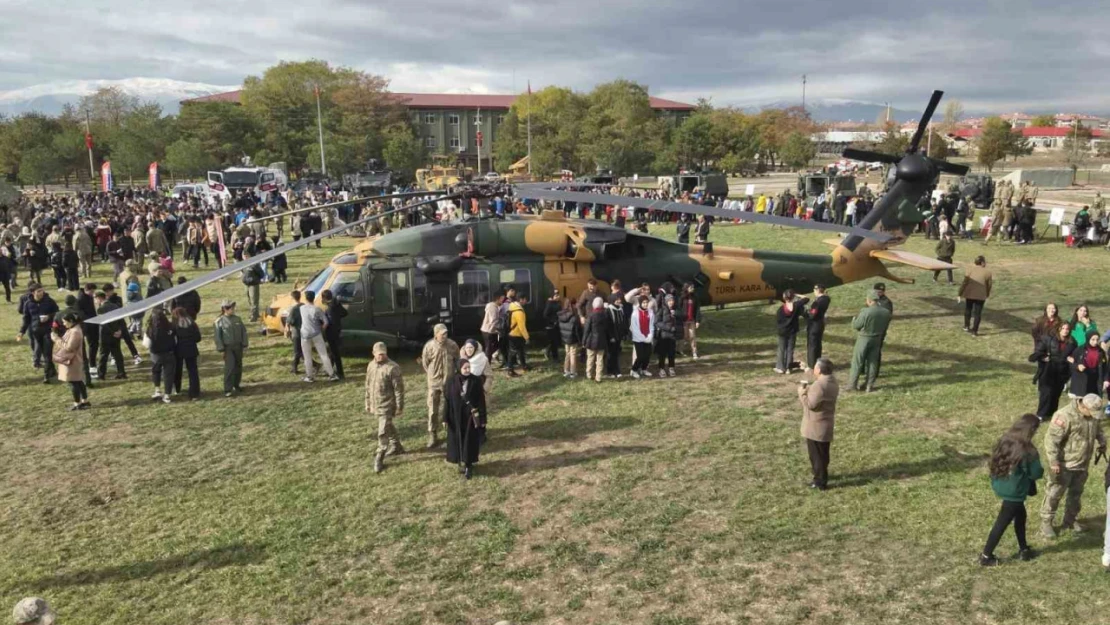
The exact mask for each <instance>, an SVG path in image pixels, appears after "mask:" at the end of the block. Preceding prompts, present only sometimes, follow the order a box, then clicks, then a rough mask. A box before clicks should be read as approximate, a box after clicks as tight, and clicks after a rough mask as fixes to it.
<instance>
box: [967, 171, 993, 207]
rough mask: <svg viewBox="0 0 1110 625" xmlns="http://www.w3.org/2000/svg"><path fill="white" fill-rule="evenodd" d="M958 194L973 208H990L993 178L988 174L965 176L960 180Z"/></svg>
mask: <svg viewBox="0 0 1110 625" xmlns="http://www.w3.org/2000/svg"><path fill="white" fill-rule="evenodd" d="M959 193H960V195H962V196H964V197H965V198H968V199H969V200H971V203H972V204H973V205H974V206H975V208H980V209H983V208H990V205H991V203H992V202H994V178H992V177H991V175H990V174H967V175H966V176H964V177H963V178H960V183H959Z"/></svg>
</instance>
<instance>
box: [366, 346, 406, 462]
mask: <svg viewBox="0 0 1110 625" xmlns="http://www.w3.org/2000/svg"><path fill="white" fill-rule="evenodd" d="M404 411H405V378H404V377H403V376H402V375H401V367H400V366H399V365H398V364H397V363H395V362H393V361H392V360H390V359H389V355H388V350H387V349H386V346H385V343H380V342H379V343H375V344H374V359H373V360H371V361H370V364H369V365H367V366H366V412H368V413H370V414H371V415H374V416H376V417H377V418H378V450H377V452H376V453H375V455H374V473H381V472H382V471H383V470H384V469H385V457H386V456H396V455H400V454H403V453H405V448H404V447H402V446H401V439H400V438H399V437H398V436H397V428H395V427H393V418H394V417H396V416H398V415H400V414H401V413H403V412H404Z"/></svg>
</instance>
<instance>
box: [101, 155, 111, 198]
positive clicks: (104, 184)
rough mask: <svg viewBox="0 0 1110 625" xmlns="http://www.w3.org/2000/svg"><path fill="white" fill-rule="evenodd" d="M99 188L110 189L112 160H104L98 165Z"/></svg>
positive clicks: (102, 189)
mask: <svg viewBox="0 0 1110 625" xmlns="http://www.w3.org/2000/svg"><path fill="white" fill-rule="evenodd" d="M100 190H101V191H111V190H112V161H104V163H103V164H102V165H101V166H100Z"/></svg>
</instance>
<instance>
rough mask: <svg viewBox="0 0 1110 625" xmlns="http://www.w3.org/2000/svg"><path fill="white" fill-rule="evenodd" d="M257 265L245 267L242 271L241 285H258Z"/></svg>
mask: <svg viewBox="0 0 1110 625" xmlns="http://www.w3.org/2000/svg"><path fill="white" fill-rule="evenodd" d="M256 267H257V265H254V266H251V267H247V268H246V269H244V270H243V284H245V285H247V286H254V285H256V284H258V283H259V279H258V270H257V269H256Z"/></svg>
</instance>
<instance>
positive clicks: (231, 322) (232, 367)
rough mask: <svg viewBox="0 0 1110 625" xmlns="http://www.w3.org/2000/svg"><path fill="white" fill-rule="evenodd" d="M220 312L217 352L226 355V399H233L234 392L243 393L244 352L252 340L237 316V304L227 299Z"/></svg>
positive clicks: (217, 329)
mask: <svg viewBox="0 0 1110 625" xmlns="http://www.w3.org/2000/svg"><path fill="white" fill-rule="evenodd" d="M220 312H221V314H220V316H219V318H218V319H216V351H218V352H220V353H221V354H223V355H224V397H231V393H232V391H235V392H242V391H243V389H242V388H241V387H240V386H239V384H240V382H241V381H242V379H243V350H245V349H246V348H247V347H248V346H249V342H250V339H249V338H248V337H247V327H246V326H245V325H243V320H242V319H240V318H239V317H238V315H236V314H235V302H233V301H231V300H227V299H225V300H224V301H223V302H222V303H221V304H220Z"/></svg>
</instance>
